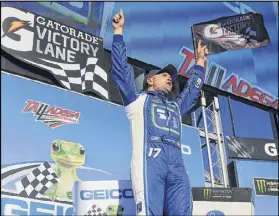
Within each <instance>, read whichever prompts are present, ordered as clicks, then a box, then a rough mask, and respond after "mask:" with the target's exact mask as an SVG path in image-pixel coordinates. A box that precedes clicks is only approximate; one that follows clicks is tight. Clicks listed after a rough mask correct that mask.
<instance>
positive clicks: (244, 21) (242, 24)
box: [192, 12, 270, 55]
mask: <svg viewBox="0 0 279 216" xmlns="http://www.w3.org/2000/svg"><path fill="white" fill-rule="evenodd" d="M192 34H193V39H194V47H195V50H196V49H197V41H198V40H201V41H202V43H203V44H206V45H207V48H208V52H209V55H212V54H217V53H220V52H225V51H228V50H239V49H244V48H258V47H264V46H267V45H268V44H269V43H270V40H269V36H268V33H267V30H266V28H265V26H264V19H263V16H262V15H261V14H259V13H251V12H250V13H247V14H240V15H236V16H228V17H222V18H218V19H216V20H212V21H207V22H203V23H198V24H195V25H193V26H192Z"/></svg>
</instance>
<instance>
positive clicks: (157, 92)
mask: <svg viewBox="0 0 279 216" xmlns="http://www.w3.org/2000/svg"><path fill="white" fill-rule="evenodd" d="M146 93H147V94H151V95H156V96H158V97H160V98H162V99H167V95H166V94H165V93H164V92H162V91H146Z"/></svg>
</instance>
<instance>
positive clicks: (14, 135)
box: [1, 71, 205, 215]
mask: <svg viewBox="0 0 279 216" xmlns="http://www.w3.org/2000/svg"><path fill="white" fill-rule="evenodd" d="M1 83H2V86H1V87H2V91H1V99H2V102H3V103H2V110H1V111H2V119H1V120H2V122H1V124H2V131H1V134H2V136H1V149H2V158H1V206H2V208H1V215H72V214H73V204H72V203H73V202H72V199H73V194H72V189H73V185H74V183H75V182H79V181H82V182H83V181H106V180H117V181H119V180H130V158H131V151H132V147H131V136H130V125H129V121H128V119H127V117H126V113H125V110H124V108H123V107H121V106H117V105H114V104H111V103H108V102H104V101H102V100H98V99H94V98H90V97H88V96H84V95H83V94H78V93H74V92H70V91H67V90H65V89H59V88H57V87H53V86H47V85H45V84H41V83H38V82H35V81H31V80H27V79H23V78H19V77H16V76H14V75H8V73H5V72H3V71H2V73H1ZM182 130H183V132H182V134H183V135H182V142H181V143H182V154H183V156H184V161H185V164H186V166H187V170H188V173H189V177H190V180H191V185H192V186H193V187H204V186H205V177H204V167H203V161H202V153H201V147H200V146H201V142H200V137H199V131H198V130H197V129H195V128H191V127H185V126H183V129H182ZM116 195H117V194H116ZM116 195H115V193H113V197H112V198H111V197H107V196H101V197H103V199H106V202H107V203H110V205H112V206H113V205H114V204H113V203H114V201H115V200H114V198H115V197H114V196H116ZM119 196H120V194H119ZM127 196H128V197H129V199H130V198H131V194H128V195H127ZM124 198H125V197H124ZM113 209H114V208H112V210H113ZM103 210H104V211H107V210H108V211H110V210H109V209H103ZM114 210H115V209H114ZM124 215H125V210H124Z"/></svg>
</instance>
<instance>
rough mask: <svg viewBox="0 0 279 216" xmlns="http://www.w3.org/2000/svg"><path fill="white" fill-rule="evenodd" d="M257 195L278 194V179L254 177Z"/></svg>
mask: <svg viewBox="0 0 279 216" xmlns="http://www.w3.org/2000/svg"><path fill="white" fill-rule="evenodd" d="M254 187H255V192H256V195H257V196H264V195H265V196H278V179H270V178H254Z"/></svg>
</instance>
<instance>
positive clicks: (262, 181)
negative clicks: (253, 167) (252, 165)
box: [256, 179, 266, 194]
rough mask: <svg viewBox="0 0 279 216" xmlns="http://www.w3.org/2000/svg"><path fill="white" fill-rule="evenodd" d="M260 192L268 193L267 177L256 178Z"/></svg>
mask: <svg viewBox="0 0 279 216" xmlns="http://www.w3.org/2000/svg"><path fill="white" fill-rule="evenodd" d="M256 183H257V187H258V192H259V193H261V194H264V193H266V180H265V179H257V180H256Z"/></svg>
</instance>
